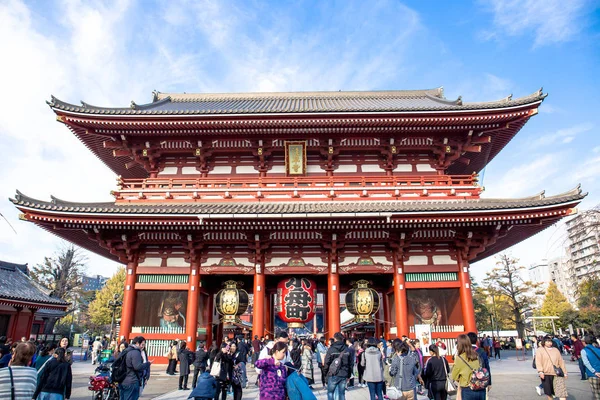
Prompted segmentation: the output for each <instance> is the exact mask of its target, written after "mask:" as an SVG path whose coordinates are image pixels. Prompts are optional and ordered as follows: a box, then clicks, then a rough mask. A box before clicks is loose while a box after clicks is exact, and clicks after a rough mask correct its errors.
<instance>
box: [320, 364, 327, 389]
mask: <svg viewBox="0 0 600 400" xmlns="http://www.w3.org/2000/svg"><path fill="white" fill-rule="evenodd" d="M319 369H320V370H321V383H322V384H323V386H325V384H326V383H327V376H325V373H324V372H323V364H319Z"/></svg>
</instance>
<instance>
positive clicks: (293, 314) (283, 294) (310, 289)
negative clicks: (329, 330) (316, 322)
mask: <svg viewBox="0 0 600 400" xmlns="http://www.w3.org/2000/svg"><path fill="white" fill-rule="evenodd" d="M316 309H317V285H316V284H315V283H314V282H313V281H311V280H310V279H308V278H289V279H286V280H283V281H281V282H279V285H277V315H278V316H279V318H281V320H282V321H283V322H287V324H288V328H303V327H304V324H305V323H306V322H308V321H310V320H312V319H313V318H314V317H315V312H316Z"/></svg>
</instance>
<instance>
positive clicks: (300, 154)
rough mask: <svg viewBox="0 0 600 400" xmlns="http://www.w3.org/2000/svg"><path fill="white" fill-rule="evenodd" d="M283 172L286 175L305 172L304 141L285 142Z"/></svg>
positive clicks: (303, 173)
mask: <svg viewBox="0 0 600 400" xmlns="http://www.w3.org/2000/svg"><path fill="white" fill-rule="evenodd" d="M285 172H286V174H287V175H288V176H290V175H291V176H293V175H305V174H306V142H304V141H303V142H285Z"/></svg>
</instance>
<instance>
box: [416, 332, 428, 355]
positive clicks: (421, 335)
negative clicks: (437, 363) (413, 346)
mask: <svg viewBox="0 0 600 400" xmlns="http://www.w3.org/2000/svg"><path fill="white" fill-rule="evenodd" d="M415 336H416V338H417V339H418V340H419V343H420V344H421V353H423V354H429V346H430V345H431V343H432V339H431V325H415Z"/></svg>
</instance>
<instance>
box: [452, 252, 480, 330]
mask: <svg viewBox="0 0 600 400" xmlns="http://www.w3.org/2000/svg"><path fill="white" fill-rule="evenodd" d="M456 257H457V259H458V281H459V283H460V289H459V290H460V305H461V309H462V314H463V322H464V325H465V332H477V323H476V322H475V310H474V308H473V293H472V292H471V277H470V275H469V263H468V261H466V260H463V258H462V254H461V252H460V251H458V252H457V256H456Z"/></svg>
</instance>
